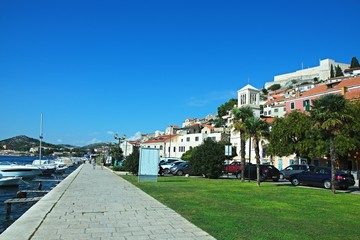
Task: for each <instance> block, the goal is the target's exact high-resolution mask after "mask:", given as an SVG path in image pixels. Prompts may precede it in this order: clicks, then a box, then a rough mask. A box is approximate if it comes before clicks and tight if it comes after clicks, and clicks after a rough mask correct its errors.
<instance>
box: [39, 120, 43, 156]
mask: <svg viewBox="0 0 360 240" xmlns="http://www.w3.org/2000/svg"><path fill="white" fill-rule="evenodd" d="M42 121H43V115H42V113H41V114H40V149H39V159H40V160H41V144H42V139H43V133H42V125H43V123H42ZM40 162H41V161H40Z"/></svg>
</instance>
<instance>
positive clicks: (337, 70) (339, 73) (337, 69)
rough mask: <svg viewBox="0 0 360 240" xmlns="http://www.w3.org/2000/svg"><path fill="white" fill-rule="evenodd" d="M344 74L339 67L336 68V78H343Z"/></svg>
mask: <svg viewBox="0 0 360 240" xmlns="http://www.w3.org/2000/svg"><path fill="white" fill-rule="evenodd" d="M342 76H344V73H343V71H342V69H341V67H340V66H339V65H337V66H336V67H335V77H342Z"/></svg>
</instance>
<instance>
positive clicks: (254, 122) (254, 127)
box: [245, 117, 270, 187]
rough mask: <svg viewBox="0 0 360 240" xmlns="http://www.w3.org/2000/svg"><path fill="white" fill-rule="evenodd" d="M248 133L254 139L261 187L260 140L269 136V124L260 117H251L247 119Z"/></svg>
mask: <svg viewBox="0 0 360 240" xmlns="http://www.w3.org/2000/svg"><path fill="white" fill-rule="evenodd" d="M245 126H246V133H247V134H248V135H249V137H251V138H252V139H253V144H254V149H255V159H256V181H257V185H258V187H260V148H259V142H260V139H261V138H267V137H268V136H269V133H270V131H269V124H268V123H267V122H266V121H264V120H261V119H260V118H256V117H251V118H247V119H246V120H245Z"/></svg>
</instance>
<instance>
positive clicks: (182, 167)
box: [170, 162, 190, 176]
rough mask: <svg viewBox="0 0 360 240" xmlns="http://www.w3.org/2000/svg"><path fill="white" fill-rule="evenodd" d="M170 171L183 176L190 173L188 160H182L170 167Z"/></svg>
mask: <svg viewBox="0 0 360 240" xmlns="http://www.w3.org/2000/svg"><path fill="white" fill-rule="evenodd" d="M170 173H172V174H173V175H178V176H183V175H185V174H189V173H190V164H189V162H183V163H180V164H179V165H176V166H173V167H171V168H170Z"/></svg>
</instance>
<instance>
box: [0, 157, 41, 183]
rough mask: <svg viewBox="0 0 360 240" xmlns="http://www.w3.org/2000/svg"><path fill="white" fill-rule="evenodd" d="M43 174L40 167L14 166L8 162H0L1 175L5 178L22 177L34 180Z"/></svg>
mask: <svg viewBox="0 0 360 240" xmlns="http://www.w3.org/2000/svg"><path fill="white" fill-rule="evenodd" d="M41 173H42V172H41V170H40V169H39V168H38V167H34V166H25V165H18V164H13V163H10V162H7V161H3V162H0V174H1V175H2V176H3V177H22V178H24V179H33V178H35V177H37V176H38V175H40V174H41Z"/></svg>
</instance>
